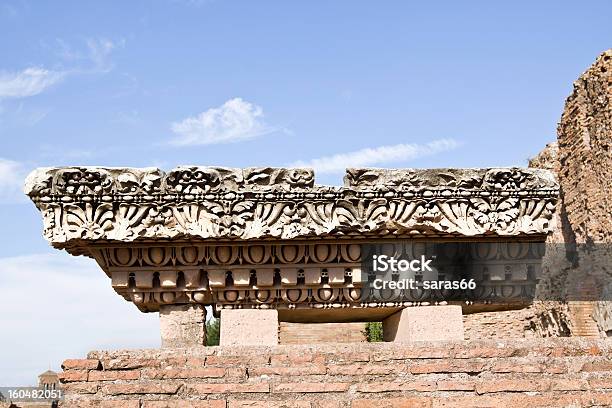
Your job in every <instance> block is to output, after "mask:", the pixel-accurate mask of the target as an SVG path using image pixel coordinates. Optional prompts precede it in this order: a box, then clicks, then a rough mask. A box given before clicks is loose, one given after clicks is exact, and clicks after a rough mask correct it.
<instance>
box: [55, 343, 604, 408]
mask: <svg viewBox="0 0 612 408" xmlns="http://www.w3.org/2000/svg"><path fill="white" fill-rule="evenodd" d="M611 352H612V342H609V341H605V340H595V339H588V340H587V339H578V338H574V339H533V340H512V341H491V340H480V341H472V342H454V343H425V342H424V343H415V344H410V345H403V346H402V345H397V344H393V343H353V344H324V345H323V344H321V345H293V346H275V347H208V348H206V347H201V348H195V349H161V350H136V351H113V352H92V353H90V354H89V355H88V358H87V359H80V360H66V361H65V362H64V364H63V368H64V372H63V373H62V375H61V381H62V382H63V384H64V385H63V386H64V388H65V390H66V394H67V399H66V400H65V401H64V402H63V403H62V405H61V406H63V407H70V408H73V407H83V408H93V407H100V408H101V407H106V408H118V407H126V408H169V407H173V408H179V407H180V408H195V407H198V408H204V407H206V408H226V407H229V408H238V407H251V408H253V407H261V408H264V407H271V408H275V407H276V408H280V407H287V408H289V407H290V408H302V407H304V408H306V407H308V408H315V407H320V408H327V407H332V408H334V407H337V408H340V407H345V408H348V407H352V408H360V407H377V408H384V407H432V408H433V407H496V406H508V405H511V406H512V407H513V408H519V407H536V406H555V407H560V406H570V405H571V406H611V405H612V371H611V370H612V358H611V356H612V353H611ZM572 404H573V405H572Z"/></svg>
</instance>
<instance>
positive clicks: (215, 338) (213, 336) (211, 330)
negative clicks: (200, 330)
mask: <svg viewBox="0 0 612 408" xmlns="http://www.w3.org/2000/svg"><path fill="white" fill-rule="evenodd" d="M220 328H221V319H216V318H214V317H213V318H212V319H210V320H209V321H207V322H206V345H207V346H218V345H219V329H220Z"/></svg>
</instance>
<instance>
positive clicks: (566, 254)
mask: <svg viewBox="0 0 612 408" xmlns="http://www.w3.org/2000/svg"><path fill="white" fill-rule="evenodd" d="M557 133H558V141H557V142H553V143H550V144H549V145H547V146H546V147H545V148H544V150H542V152H540V153H539V154H538V155H537V156H536V157H534V158H533V159H531V160H530V161H529V167H533V168H542V169H548V170H551V171H553V172H554V173H555V174H556V175H557V178H558V181H559V184H560V187H561V188H560V200H559V202H558V204H557V211H556V212H555V214H554V225H555V228H554V230H553V232H552V233H551V234H550V235H549V237H548V239H547V243H549V244H554V243H565V244H566V245H565V248H563V247H561V246H559V247H558V248H557V247H556V248H555V252H556V253H549V254H547V257H546V258H545V260H544V261H545V266H544V269H545V270H547V273H546V274H545V275H543V277H542V283H541V284H540V287H539V288H538V290H539V297H540V298H541V299H543V300H541V301H537V300H536V302H534V305H533V306H531V307H530V308H528V309H525V310H522V311H513V312H486V313H477V314H473V315H468V316H466V317H465V329H466V336H469V337H470V338H488V337H493V336H495V333H496V332H501V333H504V334H512V337H532V336H538V337H548V336H569V335H573V336H590V337H604V336H609V335H612V302H609V301H598V302H597V301H595V300H594V299H589V293H588V292H589V291H592V290H594V289H596V288H594V287H593V286H596V285H595V284H593V282H592V281H591V282H589V280H588V277H585V276H584V274H585V273H584V271H585V270H588V271H589V272H590V273H591V274H593V275H594V276H599V277H600V278H599V279H601V281H604V282H605V281H607V282H609V281H610V279H611V277H612V271H611V270H610V269H609V266H607V265H610V264H611V262H610V259H611V256H612V255H611V254H610V247H612V50H608V51H606V52H604V53H603V54H602V55H600V56H599V58H597V60H596V61H595V63H594V64H593V65H592V66H591V67H590V68H589V69H588V70H587V71H586V72H585V73H584V74H583V75H582V76H581V77H580V78H579V79H578V80H577V81H576V82H575V83H574V89H573V92H572V94H571V95H570V96H569V97H568V98H567V101H566V104H565V109H564V111H563V115H562V117H561V120H560V123H559V126H558V130H557ZM549 249H552V247H551V248H549ZM583 282H584V283H583ZM578 287H580V289H577V290H578V292H574V293H565V291H566V290H567V288H578ZM580 291H582V293H580ZM550 294H555V295H559V294H565V295H567V296H568V297H569V298H570V299H571V300H570V301H569V302H567V303H561V302H551V301H546V300H545V299H546V298H547V297H548V295H550ZM608 298H609V296H608ZM517 319H518V320H517Z"/></svg>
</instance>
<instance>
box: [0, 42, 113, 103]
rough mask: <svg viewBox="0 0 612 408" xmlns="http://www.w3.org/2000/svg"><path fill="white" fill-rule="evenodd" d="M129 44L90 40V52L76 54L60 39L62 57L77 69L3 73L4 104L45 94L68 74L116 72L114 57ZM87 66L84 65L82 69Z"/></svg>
mask: <svg viewBox="0 0 612 408" xmlns="http://www.w3.org/2000/svg"><path fill="white" fill-rule="evenodd" d="M124 43H125V41H124V40H121V41H118V42H113V41H110V40H108V39H105V38H90V39H88V40H87V41H86V46H87V50H86V51H75V50H73V49H72V48H71V47H70V46H69V45H68V44H67V43H66V42H64V41H62V40H57V44H58V45H59V47H60V48H61V50H60V52H59V55H60V56H61V57H62V58H63V59H65V60H69V61H71V62H72V64H75V61H80V62H79V63H77V65H76V66H73V67H70V68H66V69H61V70H49V69H45V68H43V67H37V66H31V67H28V68H25V69H23V70H21V71H12V72H9V71H0V101H1V100H3V99H4V100H6V99H22V98H27V97H30V96H35V95H38V94H41V93H42V92H44V91H46V90H47V89H49V88H51V87H52V86H53V85H55V84H57V83H59V82H61V81H62V80H63V79H65V78H66V77H67V76H68V75H73V74H92V73H107V72H109V71H111V70H112V69H113V66H114V65H113V63H112V61H111V60H110V54H111V53H112V51H113V50H115V49H116V48H120V47H123V46H124ZM81 64H83V65H84V66H80V65H81Z"/></svg>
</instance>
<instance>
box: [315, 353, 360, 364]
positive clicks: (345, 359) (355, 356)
mask: <svg viewBox="0 0 612 408" xmlns="http://www.w3.org/2000/svg"><path fill="white" fill-rule="evenodd" d="M325 360H326V362H327V363H328V364H329V363H332V364H338V363H356V362H363V361H370V353H366V352H348V353H333V354H328V355H326V359H325Z"/></svg>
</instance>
